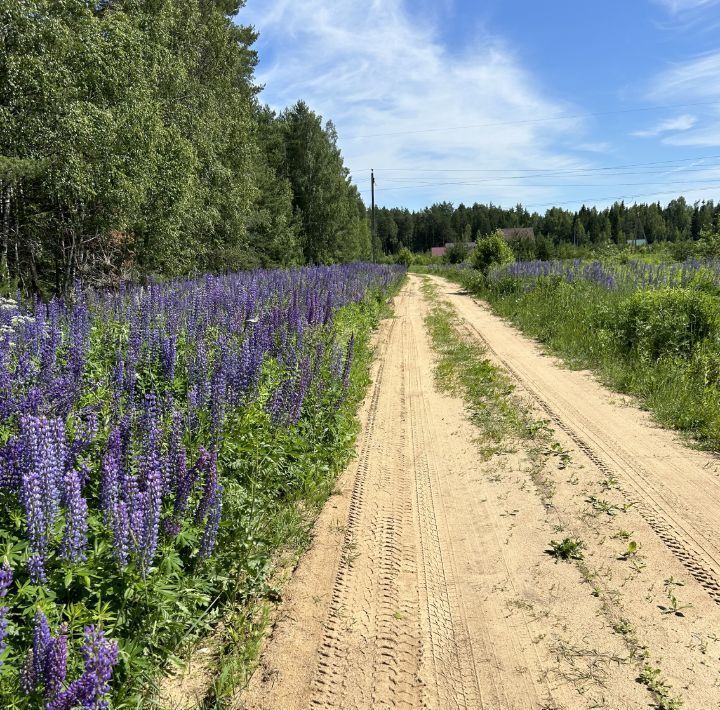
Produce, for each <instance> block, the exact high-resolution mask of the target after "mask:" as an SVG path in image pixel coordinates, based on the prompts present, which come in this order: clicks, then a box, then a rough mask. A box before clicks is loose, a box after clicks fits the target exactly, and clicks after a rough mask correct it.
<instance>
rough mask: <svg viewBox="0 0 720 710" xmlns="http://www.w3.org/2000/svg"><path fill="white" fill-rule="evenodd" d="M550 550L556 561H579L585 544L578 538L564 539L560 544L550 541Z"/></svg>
mask: <svg viewBox="0 0 720 710" xmlns="http://www.w3.org/2000/svg"><path fill="white" fill-rule="evenodd" d="M550 548H551V554H553V555H554V556H555V558H556V559H558V560H581V559H582V558H583V549H584V548H585V543H584V542H583V541H582V540H581V539H580V538H579V537H566V538H565V539H563V540H561V541H560V542H558V541H557V540H550Z"/></svg>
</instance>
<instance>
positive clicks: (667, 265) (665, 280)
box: [490, 259, 720, 291]
mask: <svg viewBox="0 0 720 710" xmlns="http://www.w3.org/2000/svg"><path fill="white" fill-rule="evenodd" d="M508 277H510V278H514V279H522V280H523V281H524V283H525V284H526V285H528V284H531V283H532V282H533V281H534V280H537V279H544V278H547V277H556V278H560V279H562V280H564V281H567V282H569V283H574V282H577V281H588V282H590V283H595V284H598V285H599V286H603V287H604V288H607V289H613V290H615V289H618V290H628V291H632V290H635V289H643V288H675V287H679V288H686V287H688V286H691V285H692V284H693V283H695V282H697V280H698V278H702V279H703V280H705V281H706V282H708V283H714V284H715V285H720V260H718V259H708V260H700V259H688V260H687V261H684V262H660V263H649V262H646V261H642V260H640V259H629V260H627V261H626V262H625V263H610V264H608V263H606V262H603V261H600V260H594V261H583V260H581V259H574V260H572V261H517V262H514V263H512V264H507V265H505V266H502V267H499V268H495V269H494V270H492V271H491V274H490V279H491V281H492V282H498V281H500V280H502V279H504V278H508Z"/></svg>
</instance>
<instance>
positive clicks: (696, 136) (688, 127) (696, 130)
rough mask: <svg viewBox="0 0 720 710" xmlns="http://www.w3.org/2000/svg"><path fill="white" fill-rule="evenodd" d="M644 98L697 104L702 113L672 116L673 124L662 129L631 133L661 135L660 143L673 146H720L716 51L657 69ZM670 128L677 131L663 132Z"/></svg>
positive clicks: (719, 69) (719, 76)
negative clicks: (659, 70) (657, 71)
mask: <svg viewBox="0 0 720 710" xmlns="http://www.w3.org/2000/svg"><path fill="white" fill-rule="evenodd" d="M648 98H649V99H650V100H653V101H672V102H685V103H695V104H696V105H697V104H701V105H702V109H700V108H699V107H697V106H696V107H697V108H698V113H699V112H700V111H702V113H701V114H700V115H699V116H697V117H695V116H689V115H686V116H680V117H678V119H675V120H677V121H678V123H677V125H675V126H668V127H666V130H657V131H653V130H650V131H647V132H643V131H639V132H637V133H635V134H634V135H645V136H662V143H664V144H665V145H673V146H707V147H712V146H717V145H720V129H718V124H719V123H720V51H716V52H710V53H707V54H702V55H700V56H697V57H693V58H692V59H689V60H687V61H686V62H683V63H680V64H676V65H674V66H672V67H670V68H668V69H666V70H665V71H663V72H661V73H660V74H659V75H658V76H656V77H655V79H654V80H653V81H652V83H651V85H650V90H649V92H648ZM691 118H693V119H694V120H693V121H692V122H691V121H690V119H691ZM680 119H685V120H680ZM667 123H670V122H667ZM656 128H660V126H657V127H656ZM672 131H678V133H676V134H675V135H664V134H666V133H670V132H672Z"/></svg>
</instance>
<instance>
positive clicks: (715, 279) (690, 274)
mask: <svg viewBox="0 0 720 710" xmlns="http://www.w3.org/2000/svg"><path fill="white" fill-rule="evenodd" d="M437 273H440V274H441V275H444V276H447V277H449V278H451V279H453V280H455V281H458V282H460V283H462V284H463V285H464V286H465V287H466V288H467V289H468V290H470V291H471V292H473V293H476V294H478V295H480V296H481V297H483V298H485V299H486V300H487V301H489V302H490V303H491V305H492V307H493V309H494V310H495V311H496V312H497V313H498V314H500V315H501V316H504V317H505V318H508V319H509V320H511V321H512V322H513V323H515V324H516V325H517V326H518V327H519V328H521V329H522V330H523V331H524V332H526V333H527V334H529V335H531V336H533V337H535V338H537V339H538V340H540V341H541V342H543V343H545V344H546V345H547V346H549V347H550V349H551V350H553V351H554V352H556V353H557V354H559V355H561V356H563V357H564V358H565V359H566V361H567V362H568V363H569V364H571V365H573V366H577V367H582V368H590V369H593V370H595V371H596V372H597V373H598V374H599V375H600V376H601V377H602V378H603V379H604V380H605V381H606V382H607V383H608V384H609V385H610V386H611V387H613V388H615V389H618V390H620V391H623V392H628V393H630V394H633V395H636V396H638V397H639V398H640V399H641V401H642V402H643V403H644V404H645V406H647V407H648V408H649V409H650V410H652V412H653V413H654V414H655V416H656V417H657V419H658V420H659V421H660V422H662V423H664V424H666V425H668V426H671V427H674V428H677V429H680V430H682V431H686V432H688V433H689V434H690V435H691V436H693V437H694V438H695V439H696V440H697V441H698V442H699V443H700V444H702V445H703V446H705V447H707V448H709V449H713V450H716V451H720V260H706V261H700V260H695V259H691V260H687V261H685V262H682V263H678V262H667V263H647V262H644V261H642V260H632V259H628V260H626V262H625V263H621V262H618V261H617V260H616V261H609V262H604V261H580V260H576V261H550V262H544V261H531V262H515V263H513V264H508V265H505V266H502V267H496V268H494V269H492V270H491V271H490V274H489V276H488V277H487V278H486V277H485V276H483V275H482V274H480V273H479V272H478V271H475V270H473V269H467V268H465V269H457V268H452V267H445V268H441V269H439V270H438V271H437Z"/></svg>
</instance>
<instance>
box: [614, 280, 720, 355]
mask: <svg viewBox="0 0 720 710" xmlns="http://www.w3.org/2000/svg"><path fill="white" fill-rule="evenodd" d="M612 326H613V329H614V331H615V333H616V335H617V337H618V339H619V343H620V346H621V348H623V349H624V350H625V351H635V352H637V353H638V354H641V355H643V356H646V357H649V358H652V359H654V360H657V359H658V358H659V357H661V356H662V355H689V354H691V353H692V351H693V350H694V348H695V346H696V344H697V343H700V342H702V341H703V340H705V339H707V338H708V337H710V336H712V335H714V334H715V333H716V332H717V326H718V304H717V300H716V299H715V298H713V297H712V296H711V295H709V294H707V293H703V292H701V291H696V290H692V289H685V288H682V289H681V288H674V289H671V288H665V289H659V290H655V291H637V292H635V293H634V294H633V295H632V296H630V297H629V298H627V299H626V300H624V301H622V302H621V303H620V304H619V306H618V308H617V312H616V314H615V318H614V322H613V323H612Z"/></svg>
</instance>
